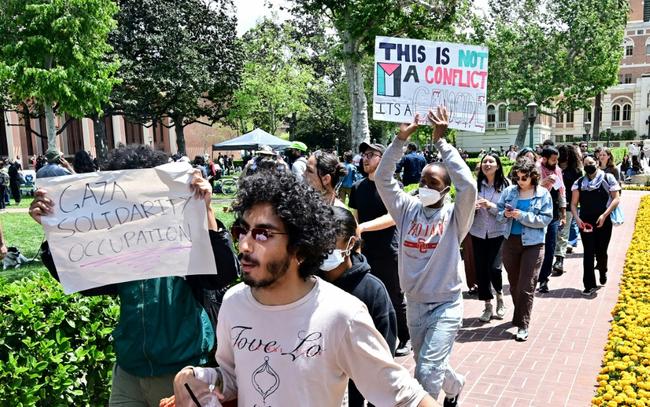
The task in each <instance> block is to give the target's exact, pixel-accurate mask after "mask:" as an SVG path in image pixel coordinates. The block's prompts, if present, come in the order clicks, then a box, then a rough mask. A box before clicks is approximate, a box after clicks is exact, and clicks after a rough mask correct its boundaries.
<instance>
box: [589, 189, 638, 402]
mask: <svg viewBox="0 0 650 407" xmlns="http://www.w3.org/2000/svg"><path fill="white" fill-rule="evenodd" d="M649 228H650V197H644V198H642V199H641V205H640V207H639V211H638V212H637V216H636V223H635V227H634V235H633V236H632V242H631V244H630V247H629V249H628V251H627V256H626V259H625V266H624V268H623V277H622V279H621V286H620V293H619V296H618V302H617V303H616V306H615V307H614V309H613V311H612V316H613V320H612V327H611V330H610V332H609V336H608V340H607V344H606V345H605V355H604V357H603V364H602V369H601V371H600V374H599V375H598V378H597V380H598V389H597V390H596V396H595V397H594V398H593V400H592V403H593V405H596V406H608V407H615V406H622V405H628V406H648V405H650V342H648V337H649V336H650V234H649V233H648V229H649Z"/></svg>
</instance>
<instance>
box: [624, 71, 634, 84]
mask: <svg viewBox="0 0 650 407" xmlns="http://www.w3.org/2000/svg"><path fill="white" fill-rule="evenodd" d="M623 83H632V74H631V73H626V74H625V76H624V77H623Z"/></svg>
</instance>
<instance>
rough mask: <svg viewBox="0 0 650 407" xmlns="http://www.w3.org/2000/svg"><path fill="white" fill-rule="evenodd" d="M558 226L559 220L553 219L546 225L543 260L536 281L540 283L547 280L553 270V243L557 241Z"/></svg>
mask: <svg viewBox="0 0 650 407" xmlns="http://www.w3.org/2000/svg"><path fill="white" fill-rule="evenodd" d="M558 226H560V221H559V220H554V221H552V222H551V223H549V224H548V226H547V227H546V241H545V244H544V261H543V262H542V268H541V269H540V271H539V277H538V279H537V281H539V282H540V283H546V282H548V276H550V275H551V271H552V270H553V255H554V254H555V243H556V242H557V228H558Z"/></svg>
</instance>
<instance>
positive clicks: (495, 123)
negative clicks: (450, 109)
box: [457, 0, 650, 151]
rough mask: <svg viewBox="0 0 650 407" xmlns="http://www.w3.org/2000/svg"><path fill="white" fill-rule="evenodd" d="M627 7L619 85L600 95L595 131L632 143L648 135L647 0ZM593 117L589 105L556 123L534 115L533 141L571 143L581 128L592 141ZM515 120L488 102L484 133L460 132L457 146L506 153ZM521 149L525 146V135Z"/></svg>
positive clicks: (649, 26)
mask: <svg viewBox="0 0 650 407" xmlns="http://www.w3.org/2000/svg"><path fill="white" fill-rule="evenodd" d="M629 3H630V14H629V17H628V23H627V26H626V27H625V38H624V41H623V44H621V46H622V47H623V49H624V54H623V55H624V56H623V58H622V60H621V63H620V69H619V84H618V85H615V86H612V87H611V88H609V89H607V92H606V93H604V94H603V97H602V101H601V105H602V111H601V115H602V117H601V121H600V129H601V131H606V130H607V129H610V130H611V133H612V134H617V133H621V132H623V131H625V130H634V131H635V132H636V134H637V138H645V137H647V136H648V135H649V134H650V131H649V129H650V0H629ZM593 117H594V107H593V106H592V108H591V109H590V110H589V109H585V110H578V111H575V112H568V113H564V114H558V115H557V119H556V118H553V117H551V116H546V115H542V116H538V119H537V122H536V123H535V127H534V137H533V141H534V143H535V144H539V143H541V142H542V141H543V140H546V139H549V138H550V139H553V140H554V141H556V142H560V143H561V142H567V141H577V140H581V139H582V138H583V136H585V135H586V133H587V129H589V133H591V137H592V138H593V131H592V129H593V125H592V123H593ZM521 119H522V112H509V111H508V109H507V105H506V103H504V102H493V103H489V104H488V105H487V126H486V131H485V134H484V135H481V134H478V133H471V132H460V134H459V135H458V138H457V144H458V146H459V147H462V148H464V149H466V150H468V151H478V150H480V149H489V148H490V147H492V148H496V149H498V148H499V147H500V146H503V147H504V148H507V146H509V145H511V144H514V141H515V138H516V136H517V129H518V128H519V123H520V122H521ZM646 121H647V122H648V123H646ZM601 142H602V141H601ZM525 144H526V145H528V136H526V143H525ZM618 144H619V143H614V145H618Z"/></svg>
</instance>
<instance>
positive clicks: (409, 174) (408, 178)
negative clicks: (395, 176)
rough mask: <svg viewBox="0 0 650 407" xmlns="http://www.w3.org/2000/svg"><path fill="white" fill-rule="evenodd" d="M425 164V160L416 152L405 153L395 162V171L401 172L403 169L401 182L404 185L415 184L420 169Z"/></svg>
mask: <svg viewBox="0 0 650 407" xmlns="http://www.w3.org/2000/svg"><path fill="white" fill-rule="evenodd" d="M426 165H427V161H426V160H425V159H424V157H422V156H421V155H419V154H418V153H416V152H412V153H409V154H406V155H405V156H404V157H402V159H401V160H400V161H399V163H397V170H396V172H398V173H399V172H401V171H402V169H404V175H403V176H402V183H403V184H404V186H406V185H411V184H417V183H419V182H420V176H421V173H422V169H423V168H424V167H425V166H426Z"/></svg>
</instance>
